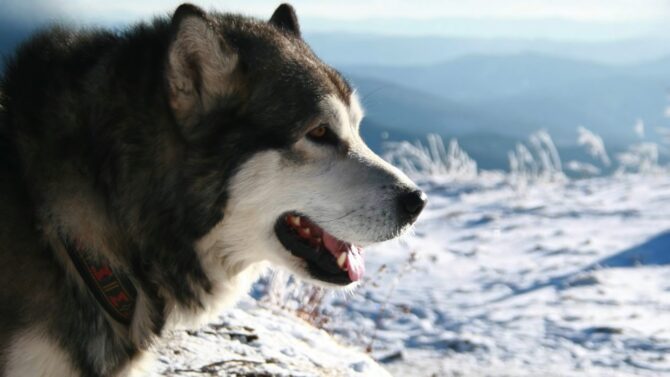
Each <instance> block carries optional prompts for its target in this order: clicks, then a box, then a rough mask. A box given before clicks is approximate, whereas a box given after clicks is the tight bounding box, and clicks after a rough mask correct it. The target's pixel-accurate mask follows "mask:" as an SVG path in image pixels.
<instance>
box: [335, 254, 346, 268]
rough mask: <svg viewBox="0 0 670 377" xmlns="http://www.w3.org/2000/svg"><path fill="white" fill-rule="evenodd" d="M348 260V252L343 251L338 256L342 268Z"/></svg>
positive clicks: (338, 263) (338, 262)
mask: <svg viewBox="0 0 670 377" xmlns="http://www.w3.org/2000/svg"><path fill="white" fill-rule="evenodd" d="M346 262H347V253H342V254H340V256H339V257H337V265H338V266H340V268H344V264H345V263H346Z"/></svg>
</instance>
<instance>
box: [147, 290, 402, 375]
mask: <svg viewBox="0 0 670 377" xmlns="http://www.w3.org/2000/svg"><path fill="white" fill-rule="evenodd" d="M155 353H156V354H157V359H158V360H157V362H155V363H154V365H153V366H152V367H151V371H150V373H153V374H152V375H154V376H175V377H177V376H180V377H181V376H286V377H321V376H324V377H325V376H329V377H330V376H332V377H364V376H365V377H367V376H378V377H388V376H389V374H388V373H387V372H386V371H385V370H383V369H382V368H381V367H379V365H378V364H376V363H375V362H374V361H373V360H372V359H370V357H368V356H367V355H365V354H363V353H361V352H358V351H356V350H355V349H353V348H349V347H344V346H342V345H341V344H339V343H338V342H336V341H335V340H334V339H333V338H332V337H331V336H330V335H328V334H327V333H326V332H325V331H323V330H318V329H316V328H314V327H312V326H311V325H309V324H308V323H306V322H304V321H302V320H300V319H298V318H296V317H295V316H293V315H291V314H289V313H286V312H283V311H280V310H278V309H272V308H268V307H264V306H262V305H259V303H257V302H255V301H253V300H252V299H251V298H247V299H245V300H243V301H242V302H241V303H240V304H238V306H237V307H236V308H234V309H231V310H228V311H226V312H225V313H224V314H223V315H222V316H221V317H220V318H219V319H218V321H216V322H214V323H210V324H209V325H207V326H205V327H203V328H201V329H199V330H195V331H173V332H171V333H169V334H167V337H166V338H165V339H163V341H162V342H161V344H159V345H157V347H156V350H155Z"/></svg>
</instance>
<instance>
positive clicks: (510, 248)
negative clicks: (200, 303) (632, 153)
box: [156, 138, 670, 377]
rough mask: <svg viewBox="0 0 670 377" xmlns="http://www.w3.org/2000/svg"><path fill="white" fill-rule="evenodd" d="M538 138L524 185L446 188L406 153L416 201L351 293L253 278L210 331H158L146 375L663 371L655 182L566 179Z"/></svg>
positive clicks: (663, 300)
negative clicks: (402, 232)
mask: <svg viewBox="0 0 670 377" xmlns="http://www.w3.org/2000/svg"><path fill="white" fill-rule="evenodd" d="M537 142H538V143H541V144H544V145H543V146H540V145H539V144H538V146H537V148H535V149H536V150H535V151H534V152H535V154H536V155H539V156H544V159H545V160H546V161H543V162H542V164H544V165H542V166H540V165H537V166H535V168H537V171H536V172H535V173H533V172H531V173H533V174H529V175H528V176H526V178H525V184H523V185H520V184H518V179H519V177H520V176H521V174H522V173H523V172H524V170H523V169H519V170H517V171H516V172H513V173H512V174H507V175H506V174H502V173H495V172H479V173H477V174H476V175H473V174H471V172H468V174H466V175H465V178H462V179H457V178H456V174H454V170H453V169H447V168H446V166H464V165H453V164H452V165H446V164H442V165H439V164H437V165H431V166H428V167H429V168H430V169H432V170H430V171H441V172H442V173H443V174H441V175H440V174H437V175H432V178H431V177H427V176H423V177H424V178H421V177H422V176H421V174H420V170H421V169H420V168H421V163H417V162H416V161H419V160H420V159H421V158H423V154H421V153H425V154H426V155H428V156H430V155H433V154H436V153H437V152H435V151H431V150H430V149H422V151H423V152H421V153H419V154H414V156H416V159H414V160H411V163H412V165H411V166H413V167H414V168H415V170H414V172H415V173H416V176H415V177H414V178H416V179H418V182H419V184H420V185H421V187H422V188H423V189H424V190H425V191H426V192H427V193H428V196H429V206H428V208H426V210H425V211H424V213H423V214H422V216H421V218H420V219H419V221H418V223H417V224H416V226H415V228H414V229H413V231H412V232H411V233H410V234H409V235H407V236H404V237H402V238H401V239H400V240H394V241H389V242H387V243H384V244H380V245H376V246H374V247H370V248H368V249H366V251H365V256H366V265H367V271H368V274H367V276H366V277H365V278H364V279H363V281H362V282H361V284H359V286H358V287H357V288H356V289H354V290H353V291H349V292H342V291H321V290H317V289H314V288H311V287H306V286H304V285H302V284H300V283H297V282H295V280H294V279H292V278H290V277H289V278H282V277H281V276H284V275H283V274H278V276H280V277H277V278H275V279H274V280H272V281H270V282H269V281H268V280H267V279H264V280H262V281H261V282H259V283H258V284H257V285H256V286H255V288H254V290H253V294H252V296H253V297H255V299H254V298H251V297H250V298H247V299H245V300H244V301H243V302H242V303H241V304H240V305H239V306H238V307H236V308H234V309H231V310H229V311H227V312H226V313H224V314H223V315H222V316H221V317H220V319H219V321H218V322H216V323H214V324H210V325H208V326H206V327H205V328H203V329H201V330H198V331H195V332H179V331H177V332H174V333H172V334H171V335H170V337H169V339H168V340H167V342H166V344H165V345H162V346H161V347H158V349H157V352H158V353H159V355H160V357H159V361H160V362H159V368H157V369H156V373H159V374H160V375H167V376H201V375H263V376H266V375H271V376H372V377H374V376H387V375H388V374H387V372H386V371H384V370H383V369H382V367H383V368H384V369H386V370H387V371H388V372H389V373H391V374H392V375H395V376H413V377H422V376H426V377H428V376H435V377H438V376H439V377H441V376H510V377H520V376H603V377H605V376H607V377H619V376H661V375H670V357H668V356H666V355H667V354H668V353H669V352H670V279H668V276H670V216H668V214H669V213H670V176H669V175H668V174H667V173H664V172H663V171H662V170H660V169H661V168H659V167H658V166H657V165H655V162H654V163H653V165H654V169H639V170H643V171H646V173H645V174H630V173H626V174H614V175H612V176H607V177H593V178H588V179H579V180H570V179H567V178H565V177H560V174H558V173H556V172H559V170H557V169H555V163H554V162H553V161H552V159H553V157H552V156H551V146H550V145H548V144H547V143H546V142H545V141H544V140H543V139H541V138H537ZM404 147H406V148H410V146H408V145H406V144H404ZM531 147H532V148H534V144H533V143H531ZM453 148H454V150H456V149H455V148H456V147H455V146H454V147H453ZM438 152H439V151H438ZM436 155H437V156H438V157H439V158H440V160H439V161H443V159H442V157H443V156H442V155H441V154H440V153H437V154H436ZM454 155H457V153H456V154H454ZM459 158H461V157H459ZM461 159H462V160H463V161H464V162H467V159H465V158H461ZM407 161H410V160H407ZM428 163H430V161H428ZM552 166H553V167H552ZM547 167H549V168H547ZM436 169H437V170H436ZM554 169H555V170H554ZM543 171H544V172H545V173H546V172H547V171H549V172H551V173H552V174H539V173H541V172H543ZM553 173H556V174H553ZM559 178H560V179H559ZM296 313H297V314H299V315H300V316H301V317H302V318H307V319H308V320H309V322H310V323H311V324H315V325H317V326H318V327H322V328H323V329H325V331H324V330H319V329H316V328H315V327H313V326H312V325H311V324H310V323H308V322H306V321H304V320H302V319H299V318H298V317H297V315H296ZM331 335H332V336H331ZM373 359H376V360H377V362H378V363H379V364H381V365H382V367H380V366H379V364H377V363H375V362H374V361H373Z"/></svg>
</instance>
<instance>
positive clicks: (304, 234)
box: [299, 228, 312, 238]
mask: <svg viewBox="0 0 670 377" xmlns="http://www.w3.org/2000/svg"><path fill="white" fill-rule="evenodd" d="M299 233H300V237H302V238H309V237H310V235H311V233H312V232H311V231H310V230H309V228H301V229H300V231H299Z"/></svg>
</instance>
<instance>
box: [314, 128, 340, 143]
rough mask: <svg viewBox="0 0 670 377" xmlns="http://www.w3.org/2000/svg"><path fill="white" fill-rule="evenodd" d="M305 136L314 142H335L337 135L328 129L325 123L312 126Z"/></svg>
mask: <svg viewBox="0 0 670 377" xmlns="http://www.w3.org/2000/svg"><path fill="white" fill-rule="evenodd" d="M307 137H308V138H309V139H310V140H311V141H313V142H315V143H321V144H337V136H336V135H335V133H334V132H333V131H331V130H330V127H328V124H326V123H323V124H321V125H319V126H318V127H316V128H313V129H312V130H311V131H309V132H308V133H307Z"/></svg>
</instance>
